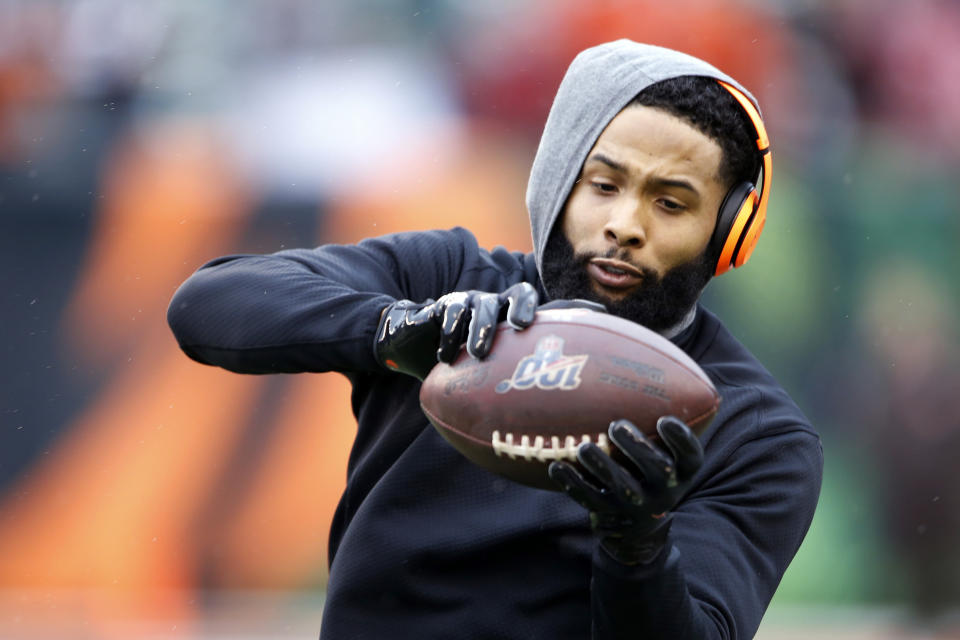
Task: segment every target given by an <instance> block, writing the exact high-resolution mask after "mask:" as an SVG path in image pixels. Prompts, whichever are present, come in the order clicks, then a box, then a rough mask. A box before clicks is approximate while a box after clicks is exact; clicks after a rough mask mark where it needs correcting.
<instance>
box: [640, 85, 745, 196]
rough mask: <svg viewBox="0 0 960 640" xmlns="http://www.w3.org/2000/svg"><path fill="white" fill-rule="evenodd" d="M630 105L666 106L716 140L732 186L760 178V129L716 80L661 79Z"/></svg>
mask: <svg viewBox="0 0 960 640" xmlns="http://www.w3.org/2000/svg"><path fill="white" fill-rule="evenodd" d="M630 104H631V105H634V104H637V105H643V106H646V107H654V108H656V109H662V110H664V111H666V112H668V113H670V114H671V115H674V116H677V117H678V118H680V119H682V120H684V121H686V122H687V123H689V124H690V125H692V126H693V127H694V128H695V129H697V130H698V131H701V132H702V133H704V134H705V135H707V136H709V137H710V138H712V139H713V140H715V141H716V142H717V144H719V145H720V151H721V153H722V156H721V159H720V175H719V178H720V180H721V182H723V183H724V184H726V186H727V188H728V189H729V188H731V187H733V186H735V185H737V184H740V183H741V182H755V181H756V179H757V174H758V173H759V171H760V156H759V154H758V153H757V143H756V140H757V133H756V130H755V129H754V128H753V123H752V122H750V116H748V115H747V112H746V111H744V109H743V107H742V106H740V103H739V102H737V100H736V98H734V97H733V95H732V94H731V93H730V92H729V91H727V90H726V89H724V88H723V87H722V86H721V85H720V83H719V82H717V81H716V79H714V78H708V77H706V76H678V77H676V78H668V79H667V80H661V81H660V82H656V83H654V84H652V85H650V86H649V87H647V88H646V89H644V90H643V91H641V92H640V93H638V94H637V96H636V97H635V98H634V99H633V100H632V101H631V102H630Z"/></svg>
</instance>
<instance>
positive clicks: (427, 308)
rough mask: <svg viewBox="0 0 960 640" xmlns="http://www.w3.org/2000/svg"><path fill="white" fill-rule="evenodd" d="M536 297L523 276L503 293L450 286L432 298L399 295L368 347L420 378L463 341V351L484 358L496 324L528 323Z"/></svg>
mask: <svg viewBox="0 0 960 640" xmlns="http://www.w3.org/2000/svg"><path fill="white" fill-rule="evenodd" d="M538 301H539V298H538V295H537V290H536V289H534V288H533V286H531V285H530V284H529V283H527V282H520V283H518V284H515V285H513V286H512V287H510V288H509V289H507V290H506V291H504V292H503V293H485V292H483V291H455V292H453V293H448V294H447V295H445V296H441V297H440V298H439V299H438V300H436V301H433V300H427V301H426V302H423V303H415V302H411V301H410V300H399V301H397V302H395V303H393V304H391V305H390V306H388V307H386V308H385V309H384V310H383V312H382V314H381V316H380V327H379V328H378V329H377V337H376V342H375V345H374V350H375V352H376V355H377V360H378V361H379V362H380V364H382V365H383V366H385V367H387V368H388V369H392V370H394V371H400V372H402V373H406V374H409V375H412V376H415V377H417V378H419V379H420V380H423V379H424V378H426V377H427V374H428V373H430V370H431V369H432V368H433V367H434V365H435V364H437V362H438V361H442V362H453V361H454V359H456V357H457V353H459V351H460V345H462V344H463V343H464V341H466V345H467V352H468V353H469V354H470V355H471V356H473V357H474V358H484V357H486V356H487V354H489V353H490V349H491V348H492V347H493V338H494V336H495V335H496V325H497V323H498V322H499V321H500V320H506V321H507V323H508V324H510V326H512V327H513V328H515V329H524V328H526V327H529V326H530V325H531V324H533V318H534V315H535V314H536V312H537V303H538Z"/></svg>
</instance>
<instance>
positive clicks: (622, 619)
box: [591, 546, 731, 640]
mask: <svg viewBox="0 0 960 640" xmlns="http://www.w3.org/2000/svg"><path fill="white" fill-rule="evenodd" d="M591 609H592V615H593V640H626V639H628V638H629V639H631V640H639V639H641V638H642V639H643V640H654V639H656V638H669V639H670V640H683V639H686V638H691V639H693V638H696V639H697V640H709V639H712V638H730V637H731V636H730V635H729V631H722V629H723V627H722V624H723V621H722V618H721V617H720V616H719V614H718V613H717V612H715V611H711V610H710V609H709V607H707V606H705V605H704V604H703V603H699V602H696V601H695V600H694V599H693V598H692V597H691V595H690V592H689V589H688V587H687V582H686V580H685V578H684V575H683V571H682V568H681V564H680V554H679V552H678V551H677V550H676V548H674V547H672V546H671V547H667V548H666V549H664V550H663V553H661V554H660V555H659V556H658V557H657V559H656V560H654V561H653V562H652V563H650V564H648V565H638V566H627V565H624V564H621V563H619V562H617V561H616V560H614V559H613V558H612V557H610V556H609V555H608V554H607V553H606V552H605V551H603V550H602V549H601V548H599V547H598V548H597V550H596V551H595V552H594V556H593V580H592V582H591Z"/></svg>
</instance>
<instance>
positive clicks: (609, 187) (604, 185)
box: [590, 180, 617, 194]
mask: <svg viewBox="0 0 960 640" xmlns="http://www.w3.org/2000/svg"><path fill="white" fill-rule="evenodd" d="M590 186H591V187H593V190H594V191H597V192H599V193H603V194H609V193H616V192H617V185H615V184H611V183H609V182H599V181H597V180H593V181H591V182H590Z"/></svg>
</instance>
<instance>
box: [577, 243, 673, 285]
mask: <svg viewBox="0 0 960 640" xmlns="http://www.w3.org/2000/svg"><path fill="white" fill-rule="evenodd" d="M594 258H603V259H604V260H619V261H620V262H625V263H627V264H629V265H630V266H631V267H633V268H634V269H636V270H637V271H639V272H640V273H642V274H643V279H644V281H646V282H656V281H657V280H659V279H660V277H659V274H657V272H656V271H654V270H653V269H651V268H650V267H646V266H644V265H642V264H637V263H636V262H634V261H633V260H631V259H630V253H629V252H628V251H627V250H625V249H617V248H616V247H610V249H608V250H607V251H604V252H602V253H601V252H599V251H582V252H580V253H576V254H574V256H573V259H574V260H575V261H576V262H577V264H580V265H582V266H586V265H587V263H588V262H590V261H591V260H593V259H594Z"/></svg>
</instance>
